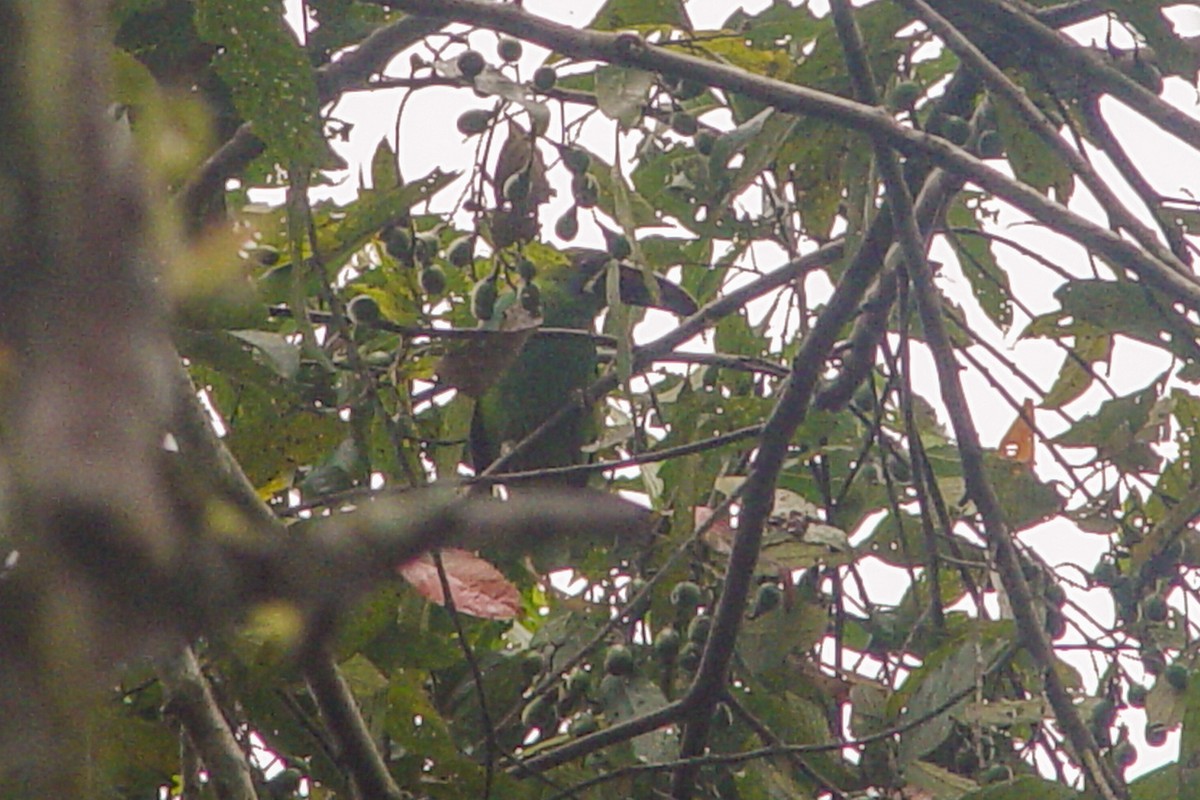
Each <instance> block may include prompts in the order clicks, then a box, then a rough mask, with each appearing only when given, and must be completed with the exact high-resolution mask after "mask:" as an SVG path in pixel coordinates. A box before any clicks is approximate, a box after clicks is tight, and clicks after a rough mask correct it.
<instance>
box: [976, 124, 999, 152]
mask: <svg viewBox="0 0 1200 800" xmlns="http://www.w3.org/2000/svg"><path fill="white" fill-rule="evenodd" d="M976 149H977V150H978V151H979V157H980V158H1001V157H1003V156H1004V137H1003V136H1001V135H1000V132H999V131H984V132H983V135H981V136H980V137H979V144H978V145H977V148H976Z"/></svg>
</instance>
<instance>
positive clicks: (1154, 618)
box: [1142, 594, 1171, 622]
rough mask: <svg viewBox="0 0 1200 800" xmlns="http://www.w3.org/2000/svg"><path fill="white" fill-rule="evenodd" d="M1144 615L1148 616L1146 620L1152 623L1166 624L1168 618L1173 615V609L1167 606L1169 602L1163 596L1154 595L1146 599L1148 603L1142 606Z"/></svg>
mask: <svg viewBox="0 0 1200 800" xmlns="http://www.w3.org/2000/svg"><path fill="white" fill-rule="evenodd" d="M1142 613H1143V614H1145V615H1146V619H1148V620H1150V621H1151V622H1166V621H1167V617H1169V616H1170V615H1171V609H1170V607H1169V606H1167V601H1166V599H1165V598H1164V597H1163V596H1162V595H1157V594H1156V595H1153V596H1151V597H1148V598H1147V599H1146V603H1145V605H1144V606H1142Z"/></svg>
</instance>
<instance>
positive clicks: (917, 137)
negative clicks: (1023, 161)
mask: <svg viewBox="0 0 1200 800" xmlns="http://www.w3.org/2000/svg"><path fill="white" fill-rule="evenodd" d="M986 1H987V2H989V3H993V2H996V0H986ZM381 4H382V5H387V6H389V7H392V8H399V9H402V10H404V11H408V12H410V13H414V14H422V15H426V16H430V17H434V18H438V19H452V20H456V21H459V22H464V23H470V24H474V25H482V26H485V27H489V28H493V29H495V30H499V31H502V32H505V33H508V34H511V35H513V36H520V37H522V38H525V39H528V40H530V41H533V42H536V43H537V44H540V45H542V46H544V47H548V48H550V49H552V50H555V51H557V52H559V53H562V54H563V55H567V56H570V57H573V58H577V59H593V60H599V61H605V62H610V63H614V64H621V65H623V66H628V67H636V68H639V69H644V70H649V71H653V72H659V73H662V74H664V75H668V76H671V77H676V78H681V79H684V78H686V79H688V80H694V81H699V82H701V83H704V84H706V85H708V86H712V87H714V88H719V89H724V90H726V91H729V92H735V93H738V94H742V95H744V96H746V97H750V98H753V99H755V100H758V101H760V102H763V103H766V104H768V105H771V106H773V107H774V108H776V109H779V110H780V111H784V112H788V113H792V114H802V115H808V116H813V117H817V118H820V119H825V120H829V121H832V122H836V123H839V124H842V125H845V126H847V127H849V128H853V129H854V130H857V131H861V132H863V133H865V134H867V135H869V136H871V137H872V138H873V139H876V140H878V141H879V142H880V143H882V144H886V145H888V146H889V147H891V148H894V149H895V150H898V151H900V152H901V153H904V154H905V155H907V156H925V157H927V158H929V159H930V160H931V161H932V162H933V163H934V164H936V165H938V166H941V167H943V168H945V169H948V170H952V171H955V172H957V173H959V174H961V175H962V176H964V177H966V178H968V179H970V180H971V181H973V182H975V183H977V184H978V185H979V186H981V187H982V188H984V189H986V190H987V191H989V192H991V193H992V194H994V195H996V196H997V197H1000V198H1002V199H1004V200H1006V201H1008V202H1009V203H1011V204H1012V205H1014V206H1016V207H1017V208H1019V209H1021V210H1022V211H1024V212H1025V213H1027V214H1028V215H1029V216H1031V217H1033V218H1034V219H1037V220H1038V221H1040V222H1042V223H1044V224H1045V225H1047V226H1048V227H1050V228H1052V229H1055V230H1057V231H1059V232H1060V233H1063V234H1064V235H1068V236H1071V237H1073V238H1075V239H1076V240H1078V241H1079V242H1080V243H1081V244H1083V245H1084V246H1085V247H1087V248H1088V249H1089V250H1091V251H1093V252H1096V253H1097V254H1099V255H1101V256H1103V257H1104V258H1105V259H1106V260H1108V261H1109V262H1110V263H1112V264H1113V265H1114V266H1117V267H1120V268H1123V269H1128V270H1129V271H1131V272H1133V273H1134V274H1136V275H1138V276H1139V277H1140V278H1141V279H1142V280H1143V281H1146V282H1147V283H1149V284H1151V285H1154V286H1156V287H1158V288H1161V289H1163V290H1165V291H1169V292H1171V293H1172V294H1174V295H1176V296H1178V297H1179V298H1180V299H1181V300H1184V301H1186V302H1187V303H1188V304H1189V305H1191V306H1192V307H1193V308H1200V282H1197V281H1196V280H1195V279H1193V278H1192V277H1190V275H1189V274H1188V269H1187V267H1186V266H1185V265H1183V264H1182V263H1180V262H1179V260H1178V259H1176V258H1175V256H1174V254H1169V253H1168V254H1167V255H1168V257H1167V258H1166V259H1160V258H1159V257H1157V254H1152V253H1147V252H1145V251H1144V250H1143V249H1142V248H1140V247H1138V246H1137V245H1136V244H1135V243H1133V242H1129V241H1126V240H1125V239H1123V238H1121V237H1120V236H1119V235H1117V234H1116V233H1114V232H1113V231H1110V230H1108V229H1106V228H1104V227H1103V226H1100V225H1097V224H1095V223H1093V222H1091V221H1090V220H1088V219H1085V218H1084V217H1082V216H1080V215H1079V214H1076V213H1075V212H1073V211H1071V210H1069V209H1067V208H1066V207H1065V206H1063V205H1061V204H1059V203H1057V202H1055V201H1053V200H1050V199H1049V198H1047V197H1045V196H1044V195H1042V194H1041V193H1040V192H1038V191H1037V190H1035V189H1033V188H1032V187H1029V186H1027V185H1025V184H1023V183H1021V182H1019V181H1015V180H1013V179H1012V178H1009V177H1008V176H1006V175H1004V174H1002V173H1000V172H998V171H997V170H995V169H993V168H991V167H989V166H987V165H986V164H985V163H983V162H982V161H980V160H979V159H977V158H976V157H975V156H973V155H971V154H970V153H969V152H967V151H966V150H964V149H963V148H961V147H957V146H956V145H953V144H951V143H950V142H948V141H946V140H945V139H941V138H939V137H934V136H930V135H928V134H926V133H923V132H921V131H915V130H912V129H911V128H906V127H904V126H902V125H900V124H899V123H898V122H896V120H894V119H893V118H892V117H891V115H890V114H888V113H886V112H885V111H884V110H882V109H880V108H877V107H873V106H868V105H864V104H862V103H856V102H854V101H851V100H847V99H845V98H843V97H840V96H837V95H833V94H828V93H825V92H820V91H817V90H814V89H810V88H808V87H805V86H797V85H795V84H790V83H786V82H784V81H780V80H775V79H773V78H767V77H764V76H760V75H755V74H752V73H750V72H747V71H745V70H742V69H739V68H737V67H732V66H728V65H726V64H720V63H715V62H712V61H707V60H704V59H702V58H699V57H697V56H692V55H687V54H683V53H677V52H675V51H673V50H672V49H670V48H668V47H660V46H657V45H652V44H649V43H647V42H645V41H644V40H642V39H641V38H640V37H638V36H636V35H634V34H630V33H619V34H613V33H598V32H592V31H580V30H576V29H574V28H571V27H568V26H566V25H560V24H558V23H554V22H550V21H548V20H545V19H542V18H540V17H537V16H535V15H533V14H529V13H527V12H525V11H524V10H522V9H521V8H519V7H517V6H515V5H500V4H496V3H490V2H484V0H385V1H384V2H382V3H381ZM1037 27H1038V28H1039V29H1041V30H1045V31H1050V32H1051V33H1052V34H1053V35H1055V36H1057V35H1058V34H1056V33H1054V32H1053V31H1051V30H1050V29H1048V28H1045V26H1043V25H1041V24H1040V23H1037ZM1068 41H1069V40H1068ZM1076 50H1080V48H1078V47H1077V46H1076ZM1085 57H1086V58H1087V59H1088V62H1087V63H1088V65H1089V67H1090V66H1095V67H1096V68H1097V69H1100V68H1101V66H1105V65H1099V66H1097V65H1095V64H1093V63H1092V59H1093V56H1092V55H1091V54H1090V53H1088V54H1086V55H1085ZM1108 69H1109V70H1110V71H1112V72H1113V73H1115V74H1116V75H1117V76H1119V78H1120V80H1121V81H1123V82H1124V84H1129V85H1131V86H1133V87H1134V88H1135V89H1137V90H1138V91H1139V92H1141V94H1143V95H1147V96H1148V97H1149V98H1151V99H1153V100H1154V101H1156V102H1157V103H1158V104H1159V105H1162V106H1165V107H1166V108H1167V109H1170V110H1171V112H1173V113H1174V115H1175V116H1177V117H1180V118H1182V119H1183V120H1186V122H1187V126H1188V129H1189V130H1191V129H1192V128H1195V129H1196V138H1197V141H1198V142H1200V123H1196V122H1194V121H1193V120H1191V119H1190V118H1188V117H1187V116H1186V115H1183V114H1182V112H1179V111H1177V110H1176V109H1173V108H1171V107H1170V106H1168V105H1166V104H1165V103H1163V102H1162V101H1161V100H1159V98H1157V97H1155V96H1154V95H1152V94H1150V93H1149V92H1147V91H1146V90H1145V89H1142V88H1141V87H1140V86H1138V85H1137V84H1136V83H1133V82H1132V81H1130V80H1129V79H1128V78H1126V77H1125V76H1124V75H1121V73H1120V72H1119V71H1117V70H1115V69H1112V68H1108ZM1114 80H1115V79H1114ZM1124 84H1122V85H1124ZM1139 97H1140V95H1139ZM1156 121H1157V120H1156Z"/></svg>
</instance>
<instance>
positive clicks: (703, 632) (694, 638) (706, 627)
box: [687, 614, 712, 644]
mask: <svg viewBox="0 0 1200 800" xmlns="http://www.w3.org/2000/svg"><path fill="white" fill-rule="evenodd" d="M710 630H712V617H710V616H708V615H707V614H701V615H700V616H698V617H694V618H693V619H692V621H691V622H690V623H688V629H687V637H688V641H689V642H695V643H696V644H704V642H705V641H706V640H707V639H708V632H709V631H710Z"/></svg>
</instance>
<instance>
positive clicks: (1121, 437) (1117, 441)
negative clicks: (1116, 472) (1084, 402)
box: [1051, 374, 1166, 472]
mask: <svg viewBox="0 0 1200 800" xmlns="http://www.w3.org/2000/svg"><path fill="white" fill-rule="evenodd" d="M1165 377H1166V376H1165V374H1164V375H1161V376H1159V377H1158V378H1157V379H1156V380H1155V381H1153V382H1152V383H1151V385H1150V386H1149V387H1147V388H1146V389H1143V390H1141V391H1138V392H1134V393H1132V394H1128V395H1125V396H1124V397H1116V398H1113V399H1111V400H1106V401H1105V402H1104V403H1103V404H1101V406H1100V409H1099V410H1098V411H1097V412H1096V413H1095V414H1090V415H1088V416H1086V417H1084V418H1082V419H1080V420H1079V421H1078V422H1076V423H1075V424H1074V425H1072V426H1071V427H1070V428H1068V429H1067V430H1066V431H1064V432H1063V433H1061V434H1059V435H1058V436H1055V437H1054V438H1053V439H1052V440H1051V441H1052V442H1053V443H1054V444H1058V445H1062V446H1064V447H1095V448H1096V449H1097V457H1098V458H1099V459H1101V460H1107V461H1112V463H1113V464H1114V465H1115V466H1116V467H1118V468H1119V469H1121V470H1124V471H1127V472H1149V471H1154V470H1157V469H1158V466H1159V464H1160V463H1161V461H1162V458H1161V456H1159V455H1158V453H1156V452H1155V451H1154V450H1153V448H1151V447H1150V444H1151V443H1152V442H1157V441H1158V440H1159V438H1160V435H1161V431H1160V429H1159V426H1160V425H1161V424H1162V422H1163V421H1162V420H1159V419H1158V418H1157V415H1154V416H1152V414H1151V412H1152V411H1153V410H1154V407H1155V405H1156V402H1157V400H1158V392H1157V390H1156V388H1155V387H1156V386H1159V385H1161V382H1162V380H1163V379H1164V378H1165Z"/></svg>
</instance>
